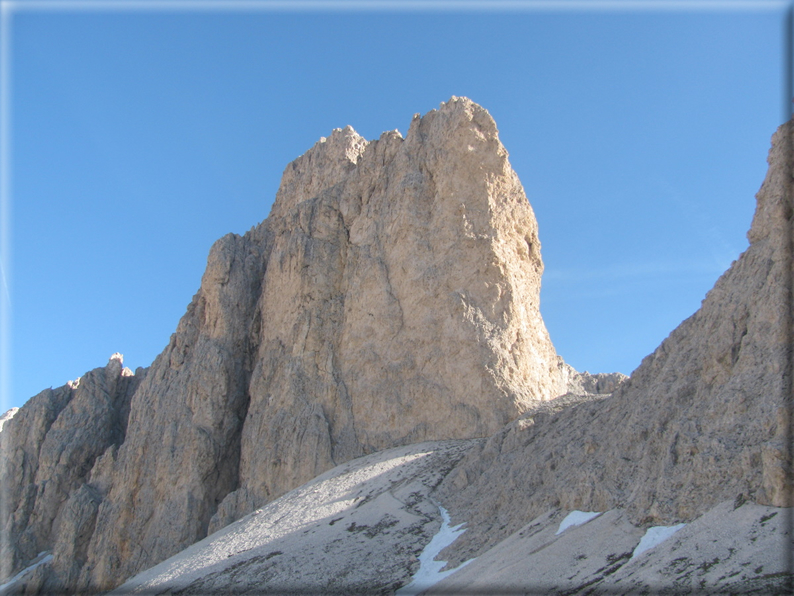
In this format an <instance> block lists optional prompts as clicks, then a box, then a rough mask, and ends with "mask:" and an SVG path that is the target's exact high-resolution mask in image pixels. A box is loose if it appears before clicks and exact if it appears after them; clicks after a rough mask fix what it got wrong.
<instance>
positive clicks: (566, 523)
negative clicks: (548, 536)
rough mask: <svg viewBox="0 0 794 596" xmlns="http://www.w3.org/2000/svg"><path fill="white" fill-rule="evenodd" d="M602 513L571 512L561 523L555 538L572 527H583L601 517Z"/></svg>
mask: <svg viewBox="0 0 794 596" xmlns="http://www.w3.org/2000/svg"><path fill="white" fill-rule="evenodd" d="M601 513H602V512H601V511H571V512H570V513H569V514H568V515H566V516H565V519H564V520H562V522H560V527H559V529H558V530H557V531H556V532H555V533H554V535H555V536H557V535H559V534H562V533H563V532H564V531H565V530H567V529H568V528H570V527H571V526H581V525H582V524H586V523H587V522H589V521H590V520H591V519H593V518H595V517H598V516H599V515H601Z"/></svg>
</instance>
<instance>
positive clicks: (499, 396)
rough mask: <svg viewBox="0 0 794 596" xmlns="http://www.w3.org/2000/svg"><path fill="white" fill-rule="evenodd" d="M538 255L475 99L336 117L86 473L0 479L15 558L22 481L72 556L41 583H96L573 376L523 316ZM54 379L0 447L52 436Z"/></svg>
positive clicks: (531, 318) (28, 520) (44, 545)
mask: <svg viewBox="0 0 794 596" xmlns="http://www.w3.org/2000/svg"><path fill="white" fill-rule="evenodd" d="M542 269H543V265H542V262H541V258H540V243H539V241H538V236H537V223H536V221H535V218H534V215H533V213H532V209H531V207H530V206H529V203H528V202H527V200H526V196H525V195H524V192H523V189H522V187H521V184H520V182H519V180H518V178H517V176H516V175H515V173H514V172H513V170H512V169H511V167H510V164H509V162H508V159H507V152H506V151H505V149H504V147H503V146H502V144H501V143H500V141H499V138H498V134H497V129H496V125H495V124H494V121H493V119H492V118H491V117H490V115H489V114H488V113H487V112H486V111H485V110H484V109H483V108H481V107H480V106H478V105H476V104H474V103H473V102H471V101H470V100H468V99H465V98H454V97H453V98H452V99H451V100H450V101H449V102H447V103H445V104H442V105H441V107H440V108H439V109H438V110H434V111H432V112H430V113H428V114H426V115H425V116H424V117H421V118H420V117H419V115H416V116H414V119H413V121H412V122H411V126H410V129H409V131H408V133H407V135H406V137H405V138H404V139H403V138H402V137H401V136H400V135H399V133H397V132H396V131H395V132H390V133H384V134H383V135H382V136H381V137H380V139H378V140H377V141H370V142H367V141H365V140H364V139H363V138H361V137H360V136H359V135H357V134H356V133H355V131H353V129H352V128H350V127H348V128H346V129H344V130H335V131H334V132H333V134H332V135H331V136H330V137H329V138H328V139H321V141H320V142H318V143H317V144H316V145H315V146H314V147H313V148H312V149H310V150H309V151H308V152H307V153H306V154H304V155H303V156H301V157H300V158H298V159H297V160H295V161H294V162H293V163H292V164H290V165H289V166H287V168H286V170H285V172H284V175H283V178H282V182H281V186H280V188H279V190H278V194H277V196H276V201H275V204H274V206H273V209H272V212H271V214H270V216H269V217H268V219H267V220H265V221H264V222H263V223H262V224H260V225H259V226H257V227H256V228H254V229H252V230H251V231H250V232H248V233H247V234H245V235H244V236H242V237H241V236H236V235H233V234H230V235H228V236H225V237H224V238H222V239H220V240H219V241H218V242H216V243H215V245H214V246H213V247H212V250H211V251H210V255H209V258H208V263H207V269H206V272H205V273H204V276H203V279H202V282H201V288H200V289H199V291H198V293H197V294H196V296H195V297H194V298H193V301H192V302H191V304H190V305H189V307H188V311H187V313H186V314H185V316H184V317H183V318H182V320H181V321H180V323H179V326H178V328H177V330H176V333H175V334H174V335H173V336H172V337H171V340H170V342H169V344H168V346H167V347H166V349H165V350H164V351H163V353H162V354H161V355H160V356H158V358H157V359H156V360H155V362H154V363H153V364H152V366H151V368H150V369H149V371H148V373H147V374H146V375H145V379H143V380H142V381H137V383H139V386H138V387H137V390H136V391H135V393H134V396H133V397H132V398H131V401H129V402H128V403H129V410H126V409H124V410H123V411H124V415H123V416H122V418H123V419H124V421H125V424H126V430H125V432H124V433H122V434H118V433H117V435H114V436H118V437H119V439H112V440H111V439H108V440H106V441H105V444H104V447H102V448H101V449H99V448H97V452H96V454H95V455H92V456H91V457H88V458H87V459H86V461H85V462H81V463H80V465H79V466H78V467H77V468H74V469H76V470H79V474H80V476H79V477H80V479H82V480H81V481H82V482H83V485H85V487H84V488H83V485H80V484H79V483H77V484H75V483H73V482H72V483H71V484H69V488H63V489H62V490H61V489H59V492H58V493H57V496H54V497H51V498H50V497H49V494H50V493H47V492H46V490H49V489H46V490H45V489H44V488H42V487H44V486H45V485H46V486H47V487H49V486H50V484H46V483H45V482H44V481H41V482H39V483H38V484H37V483H36V481H34V480H32V478H33V477H34V476H35V475H36V474H37V473H38V474H43V473H45V472H44V471H43V470H45V468H44V467H42V466H44V465H45V463H44V460H41V461H38V460H36V461H34V460H29V461H28V463H26V464H25V465H27V466H28V467H27V468H25V469H27V470H29V471H28V472H26V473H27V474H28V475H29V476H30V479H29V478H27V477H25V478H21V477H20V478H18V479H17V478H16V477H15V478H14V480H13V482H12V484H13V485H14V489H13V491H12V494H10V495H9V498H8V499H7V503H8V505H9V509H8V511H7V514H6V515H9V516H11V518H13V520H15V521H12V522H6V523H11V526H8V527H11V528H12V532H11V536H12V540H15V538H14V537H16V536H21V535H22V534H23V533H25V532H28V533H32V534H34V535H35V539H31V545H30V547H27V546H26V547H24V553H22V550H20V554H18V556H17V558H16V559H15V560H14V567H15V568H18V567H20V566H24V564H26V562H28V561H30V560H31V558H32V557H34V556H35V555H36V554H37V552H38V550H50V549H52V548H53V544H54V540H55V539H56V534H55V533H53V531H52V530H51V529H50V528H49V526H47V523H48V522H46V521H39V518H38V517H35V516H34V517H30V516H28V515H27V513H24V514H23V513H20V511H27V509H26V508H30V507H31V506H30V505H28V504H27V503H29V502H32V501H31V500H30V499H32V498H33V497H29V496H23V495H22V492H24V491H29V492H30V491H33V492H35V491H44V492H45V493H46V494H45V495H44V497H46V498H48V499H50V500H46V501H45V500H43V499H44V497H42V496H39V497H37V499H38V501H36V502H41V503H42V507H44V512H43V513H42V514H41V515H44V516H45V517H46V516H54V515H55V514H56V512H57V511H59V510H63V511H68V512H71V513H69V522H68V523H65V524H63V525H62V526H61V530H60V533H58V534H57V540H58V541H59V543H58V544H60V542H63V541H66V542H68V543H69V544H72V545H73V546H71V547H69V548H66V546H63V547H61V546H58V545H55V548H56V549H58V548H64V549H66V550H64V551H63V552H65V553H66V552H68V553H69V557H70V558H71V560H70V561H68V562H67V561H66V557H60V559H59V555H58V553H57V552H56V556H55V560H54V561H53V563H52V564H51V565H49V566H44V565H42V566H41V567H40V569H42V571H41V572H40V574H39V575H40V576H41V578H42V579H41V582H42V585H43V586H44V588H42V589H46V588H48V587H49V588H50V589H55V588H57V586H58V585H75V581H76V585H78V586H81V587H84V588H91V589H95V588H99V589H104V588H107V587H111V586H114V585H116V584H118V583H119V582H120V581H122V580H123V579H125V578H126V577H129V576H130V575H132V574H134V573H135V572H137V571H140V570H142V569H145V568H147V567H149V566H151V565H153V564H155V563H157V562H159V561H161V560H163V559H165V558H166V557H168V556H170V555H172V554H174V553H176V552H178V551H180V550H181V549H183V548H185V547H186V546H188V545H189V544H192V543H193V542H195V541H196V540H198V539H200V538H202V537H203V536H205V535H206V534H207V532H208V531H214V530H215V529H218V528H220V527H223V526H224V525H226V524H227V523H229V522H230V521H232V520H234V519H236V518H238V517H240V516H241V515H243V514H244V513H247V512H249V511H251V510H252V509H254V508H255V507H258V506H261V505H262V504H264V503H266V502H268V501H270V500H272V499H274V498H275V497H277V496H279V495H281V494H283V493H284V492H286V491H287V490H289V489H291V488H293V487H295V486H298V485H300V484H302V483H304V482H306V481H308V480H309V479H311V478H313V477H315V476H316V475H317V474H319V473H321V472H323V471H325V470H327V469H330V468H331V467H333V466H334V465H336V464H339V463H341V462H344V461H347V460H349V459H351V458H354V457H357V456H359V455H362V454H366V453H370V452H373V451H376V450H380V449H384V448H387V447H392V446H395V445H404V444H409V443H415V442H419V441H424V440H436V439H450V438H469V437H484V436H487V435H490V434H492V433H494V432H496V431H497V430H498V429H499V428H501V427H502V426H503V425H504V424H505V423H507V422H509V421H510V420H512V419H514V418H515V417H516V416H518V415H520V414H521V413H522V412H523V411H524V410H526V409H527V407H529V406H530V405H532V404H534V403H536V402H537V401H538V400H544V399H549V398H552V397H555V396H557V395H560V394H562V393H565V391H566V387H567V385H566V379H568V377H569V376H570V375H571V373H570V371H568V370H567V369H566V368H565V367H564V365H563V363H562V361H561V360H560V359H559V357H558V356H557V355H556V353H555V351H554V348H553V346H552V344H551V342H550V340H549V338H548V334H547V332H546V329H545V326H544V325H543V322H542V319H541V317H540V313H539V309H538V303H539V290H540V276H541V273H542ZM580 384H581V383H580ZM69 391H72V390H71V389H64V388H61V389H59V390H55V391H51V392H49V393H46V392H45V393H46V395H45V396H43V397H42V396H37V398H34V399H33V400H31V402H30V405H26V406H25V407H24V408H22V411H21V412H20V413H19V414H17V416H15V417H14V418H13V419H12V420H11V421H10V422H8V423H7V426H6V427H5V429H4V430H3V432H2V435H0V436H4V437H5V436H6V435H7V436H8V437H9V441H8V445H10V447H8V448H9V449H12V450H15V449H18V447H17V445H18V442H19V441H23V442H24V440H28V441H32V444H35V445H41V444H42V441H44V442H46V441H47V440H49V439H47V438H44V439H42V437H44V436H45V435H46V436H47V437H49V436H50V435H49V433H51V432H52V431H51V430H50V431H47V428H49V426H48V425H50V424H52V422H51V420H50V419H53V420H54V419H55V418H57V417H58V414H57V412H59V411H60V409H61V408H62V407H64V406H62V405H61V404H62V402H63V403H65V402H66V401H68V399H67V397H68V396H67V395H66V394H67V393H68V392H69ZM100 393H101V392H100ZM125 395H127V394H125ZM50 402H52V403H50ZM37 408H43V410H44V411H45V413H44V414H42V415H41V416H42V421H41V422H36V423H35V424H33V423H32V422H29V421H28V420H29V419H31V417H32V416H33V414H31V412H32V411H34V410H36V409H37ZM125 408H126V406H125ZM26 409H27V411H28V413H25V412H26ZM127 411H129V415H128V417H127ZM31 425H32V426H31ZM9 431H10V433H9ZM36 433H38V434H36ZM28 435H29V436H28ZM26 436H28V438H24V437H26ZM55 436H56V435H53V437H55ZM37 437H38V438H37ZM23 438H24V439H23ZM53 440H55V439H54V438H53ZM108 441H110V443H112V445H114V447H113V448H110V449H108V445H109V444H110V443H108ZM117 445H119V446H118V447H116V446H117ZM29 451H30V452H31V453H32V452H34V451H36V449H34V448H31V449H30V450H29ZM91 453H93V452H91ZM26 457H27V456H26ZM26 461H27V460H26ZM37 462H38V463H37ZM47 465H49V464H47ZM92 466H93V468H92ZM70 469H72V468H70ZM46 474H49V475H50V476H47V479H48V480H52V479H53V478H56V477H57V478H58V479H57V480H56V481H55V482H56V485H58V486H60V483H61V480H60V476H59V474H60V472H59V471H57V470H53V469H51V466H50V467H48V468H46ZM67 475H68V474H67ZM70 482H71V480H70ZM27 494H28V493H25V495H27ZM31 494H32V492H31ZM67 502H68V504H66V505H65V503H67ZM45 503H46V506H45ZM20 508H21V509H20ZM20 516H21V517H20ZM31 528H32V529H31ZM78 535H79V538H78ZM34 545H35V546H34ZM70 549H71V550H70ZM75 549H77V550H75ZM77 551H79V553H78V554H75V553H76V552H77ZM47 569H49V570H50V571H49V572H45V571H44V570H47ZM47 573H49V575H47ZM78 576H79V579H78V580H75V577H78ZM67 579H68V582H69V583H61V584H59V583H58V582H59V581H62V580H63V581H66V580H67Z"/></svg>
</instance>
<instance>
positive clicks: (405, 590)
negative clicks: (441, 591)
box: [394, 503, 474, 596]
mask: <svg viewBox="0 0 794 596" xmlns="http://www.w3.org/2000/svg"><path fill="white" fill-rule="evenodd" d="M436 506H437V507H438V510H439V511H440V512H441V518H442V519H443V520H444V521H443V523H442V524H441V529H439V531H438V534H436V535H435V536H433V539H432V540H431V541H430V542H429V543H428V544H427V546H425V548H424V550H423V551H422V554H421V555H419V570H418V571H417V572H416V573H415V574H414V576H413V577H412V578H411V583H409V584H407V585H405V586H403V587H402V588H400V589H399V590H397V591H396V592H395V593H394V596H415V595H416V594H419V593H421V592H424V591H425V590H427V589H429V588H430V587H432V586H433V585H435V584H437V583H438V582H440V581H441V580H442V579H444V578H445V577H447V576H448V575H451V574H453V573H455V572H456V571H457V570H458V569H463V568H464V567H465V566H466V565H468V564H469V563H471V562H472V561H474V559H469V560H468V561H466V562H464V563H461V564H460V565H459V566H458V567H455V568H454V569H447V570H446V571H441V569H443V567H444V565H446V564H447V562H446V561H436V560H435V558H436V557H437V556H438V554H439V553H440V552H441V551H442V550H444V549H445V548H446V547H448V546H449V545H450V544H452V543H453V542H455V539H457V537H458V536H460V535H461V534H463V532H465V531H466V529H465V528H463V527H462V526H463V524H458V525H457V526H450V525H449V521H450V520H449V513H448V512H447V510H446V509H444V508H443V507H442V506H441V505H439V504H438V503H436Z"/></svg>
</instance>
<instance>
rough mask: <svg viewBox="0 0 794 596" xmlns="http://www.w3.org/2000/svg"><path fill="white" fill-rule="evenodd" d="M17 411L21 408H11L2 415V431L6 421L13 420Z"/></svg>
mask: <svg viewBox="0 0 794 596" xmlns="http://www.w3.org/2000/svg"><path fill="white" fill-rule="evenodd" d="M17 412H19V408H11V409H10V410H8V412H6V413H5V414H3V415H2V416H0V432H1V431H2V430H3V426H5V423H6V422H8V421H9V420H11V419H12V418H13V417H14V414H16V413H17Z"/></svg>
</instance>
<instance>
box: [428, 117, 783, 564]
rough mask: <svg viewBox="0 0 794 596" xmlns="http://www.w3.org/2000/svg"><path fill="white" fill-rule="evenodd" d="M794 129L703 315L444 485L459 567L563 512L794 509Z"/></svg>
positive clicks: (643, 519)
mask: <svg viewBox="0 0 794 596" xmlns="http://www.w3.org/2000/svg"><path fill="white" fill-rule="evenodd" d="M793 129H794V124H792V123H791V122H790V123H788V124H786V125H784V126H782V127H781V128H780V129H779V130H778V132H777V133H776V134H775V136H774V138H773V147H772V150H771V152H770V154H769V173H768V174H767V177H766V179H765V181H764V184H763V186H762V187H761V190H760V191H759V193H758V195H757V201H758V204H757V209H756V213H755V217H754V219H753V224H752V227H751V229H750V232H749V233H748V238H749V240H750V247H749V248H748V249H747V250H746V251H745V252H744V254H742V255H741V257H740V258H739V259H738V260H737V261H736V262H734V264H733V265H732V266H731V268H730V269H729V270H728V271H727V272H726V273H725V274H724V275H723V276H722V277H721V278H720V279H719V280H718V281H717V283H716V285H715V287H714V289H712V290H711V291H710V292H709V294H708V295H707V297H706V299H705V300H704V301H703V304H702V306H701V308H700V310H698V312H696V313H695V314H694V315H693V316H692V317H690V318H689V319H687V320H686V321H684V322H683V323H682V324H681V325H680V326H679V327H678V328H677V329H676V330H675V331H673V332H672V333H671V334H670V336H669V337H668V338H667V339H666V340H665V341H664V342H663V343H662V344H661V346H659V348H658V349H657V350H656V351H655V352H654V353H653V354H651V355H650V356H648V357H647V358H645V359H644V360H643V362H642V364H641V365H640V367H639V368H638V369H637V370H636V371H635V372H634V373H633V374H632V376H631V379H630V380H628V381H627V382H625V383H623V384H622V386H620V387H619V388H618V389H617V390H616V391H615V393H614V395H613V396H612V397H609V398H604V399H589V400H584V401H580V402H579V403H577V404H575V405H573V406H570V401H569V403H566V404H562V405H561V406H559V407H555V401H556V400H555V401H553V402H549V403H548V404H544V405H543V406H541V407H539V408H536V409H535V410H534V411H530V412H527V413H525V414H524V415H523V416H522V417H521V418H519V419H518V420H516V421H515V422H513V423H512V424H510V425H509V426H507V427H506V428H505V429H504V430H502V431H500V432H499V433H496V434H495V435H494V436H493V437H491V438H490V439H489V440H488V442H487V443H485V444H484V445H483V446H482V447H479V448H477V449H475V450H473V451H472V452H471V453H470V454H469V455H468V456H467V457H466V459H465V460H464V461H463V462H462V463H461V465H460V467H459V469H458V470H456V471H453V472H452V473H451V474H450V475H449V477H448V478H447V479H446V480H445V482H444V483H443V484H442V486H441V487H440V489H439V490H440V493H439V494H440V496H439V498H440V499H441V500H442V502H444V503H445V504H446V505H447V506H448V507H449V508H450V509H451V511H452V512H453V520H454V519H455V516H454V513H456V512H458V515H459V516H460V517H459V518H458V519H460V520H462V519H466V520H467V521H468V522H469V528H470V530H469V531H468V532H467V533H466V535H464V536H463V537H462V538H461V539H460V540H459V541H458V542H457V543H456V545H455V546H454V547H453V550H454V551H455V552H454V553H448V554H450V556H451V560H452V562H459V561H461V560H464V559H467V558H469V557H470V556H473V555H475V554H477V553H479V552H482V551H483V549H485V548H487V547H489V546H492V545H494V544H496V543H497V542H499V541H500V540H502V539H503V538H505V537H506V536H507V535H509V534H510V533H512V532H513V531H515V530H517V529H518V528H520V527H521V526H522V525H524V524H525V523H527V522H529V521H530V520H531V519H532V518H533V517H535V516H538V515H541V514H542V513H544V512H545V511H547V510H549V509H552V508H555V507H560V508H563V509H580V510H585V511H606V510H609V509H613V508H615V507H622V508H625V509H626V512H627V514H628V515H629V518H630V519H631V520H632V522H633V523H635V524H639V525H645V526H647V525H653V524H659V525H665V524H667V525H669V524H673V523H677V522H686V521H689V520H692V519H693V518H695V517H696V516H698V515H700V514H702V513H704V512H705V511H707V510H709V509H710V508H711V507H714V506H715V505H716V504H717V503H720V502H722V501H734V500H736V501H737V502H743V501H745V500H749V501H754V502H756V503H759V504H762V505H768V506H776V507H790V506H791V505H792V478H791V469H792V461H791V443H790V435H789V429H790V428H791V422H792V419H791V412H792V403H791V402H792V386H791V379H792V377H791V373H792V345H794V342H792V254H793V251H792V244H791V243H792V237H794V234H793V233H792V232H793V230H792V212H794V192H792V191H793V190H794V189H793V188H792V184H793V181H792V172H793V171H794V154H792V151H791V147H792V134H793ZM563 405H568V406H569V407H562V406H563Z"/></svg>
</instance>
